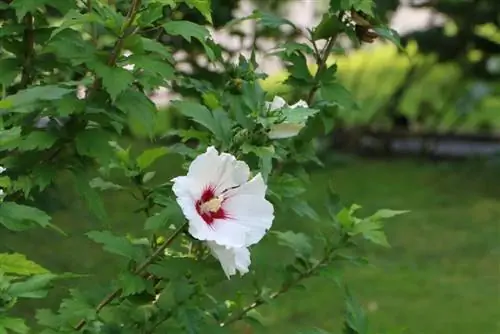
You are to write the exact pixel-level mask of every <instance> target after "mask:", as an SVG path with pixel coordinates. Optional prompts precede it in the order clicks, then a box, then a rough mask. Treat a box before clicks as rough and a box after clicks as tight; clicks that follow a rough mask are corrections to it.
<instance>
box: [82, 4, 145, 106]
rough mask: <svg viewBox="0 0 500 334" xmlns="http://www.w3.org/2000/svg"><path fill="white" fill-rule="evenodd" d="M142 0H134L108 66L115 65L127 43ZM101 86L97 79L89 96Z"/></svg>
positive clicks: (88, 93)
mask: <svg viewBox="0 0 500 334" xmlns="http://www.w3.org/2000/svg"><path fill="white" fill-rule="evenodd" d="M141 2H142V1H141V0H133V2H132V5H131V6H130V9H129V11H128V13H127V17H126V19H125V23H124V25H123V28H122V31H121V35H120V37H118V40H117V41H116V43H115V45H114V47H113V50H112V51H111V54H110V56H109V59H108V66H114V65H115V64H116V60H117V59H118V56H119V55H120V53H121V51H122V48H123V44H124V43H125V38H126V37H127V36H128V35H129V33H130V32H129V29H130V27H131V26H132V24H133V23H134V20H135V17H136V16H137V13H138V11H139V8H140V7H141ZM100 87H101V80H99V79H97V78H96V79H95V80H94V83H93V84H92V87H91V89H89V91H88V92H87V98H88V97H89V96H90V95H91V94H92V92H94V91H96V90H98V89H99V88H100Z"/></svg>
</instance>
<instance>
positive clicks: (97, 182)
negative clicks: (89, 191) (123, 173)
mask: <svg viewBox="0 0 500 334" xmlns="http://www.w3.org/2000/svg"><path fill="white" fill-rule="evenodd" d="M90 186H91V187H92V188H95V189H99V190H121V189H123V187H122V186H120V185H119V184H116V183H113V182H110V181H105V180H103V179H101V178H100V177H96V178H94V179H92V181H90Z"/></svg>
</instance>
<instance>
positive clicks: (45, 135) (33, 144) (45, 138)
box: [18, 131, 57, 151]
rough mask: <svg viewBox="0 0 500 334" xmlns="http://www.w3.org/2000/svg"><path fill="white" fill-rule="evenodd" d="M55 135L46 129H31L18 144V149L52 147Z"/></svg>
mask: <svg viewBox="0 0 500 334" xmlns="http://www.w3.org/2000/svg"><path fill="white" fill-rule="evenodd" d="M56 141H57V137H56V136H55V135H54V134H52V133H49V132H47V131H33V132H31V133H30V134H28V135H27V136H26V137H25V138H23V140H22V141H21V143H20V144H19V146H18V149H19V150H20V151H32V150H44V149H48V148H50V147H52V146H53V145H54V144H55V142H56Z"/></svg>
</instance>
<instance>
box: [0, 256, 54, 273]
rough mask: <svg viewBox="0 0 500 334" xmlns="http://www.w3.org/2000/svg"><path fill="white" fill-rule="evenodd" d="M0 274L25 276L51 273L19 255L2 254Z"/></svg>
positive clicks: (0, 257)
mask: <svg viewBox="0 0 500 334" xmlns="http://www.w3.org/2000/svg"><path fill="white" fill-rule="evenodd" d="M0 272H3V273H6V274H14V275H23V276H29V275H35V274H47V273H49V271H48V270H47V269H45V268H43V267H42V266H40V265H39V264H37V263H35V262H33V261H30V260H28V259H27V258H26V256H25V255H23V254H19V253H13V254H7V253H0Z"/></svg>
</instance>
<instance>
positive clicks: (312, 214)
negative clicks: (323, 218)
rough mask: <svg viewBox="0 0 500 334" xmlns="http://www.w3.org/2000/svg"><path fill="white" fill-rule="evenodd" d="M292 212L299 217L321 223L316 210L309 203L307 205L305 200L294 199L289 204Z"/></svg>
mask: <svg viewBox="0 0 500 334" xmlns="http://www.w3.org/2000/svg"><path fill="white" fill-rule="evenodd" d="M289 205H290V207H291V208H292V210H293V211H294V212H295V213H296V214H297V215H299V216H300V217H305V218H310V219H312V220H314V221H320V218H319V216H318V214H317V213H316V210H314V209H313V208H312V207H311V206H310V205H309V203H307V202H306V201H305V200H304V199H301V198H295V199H292V202H291V203H289Z"/></svg>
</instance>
